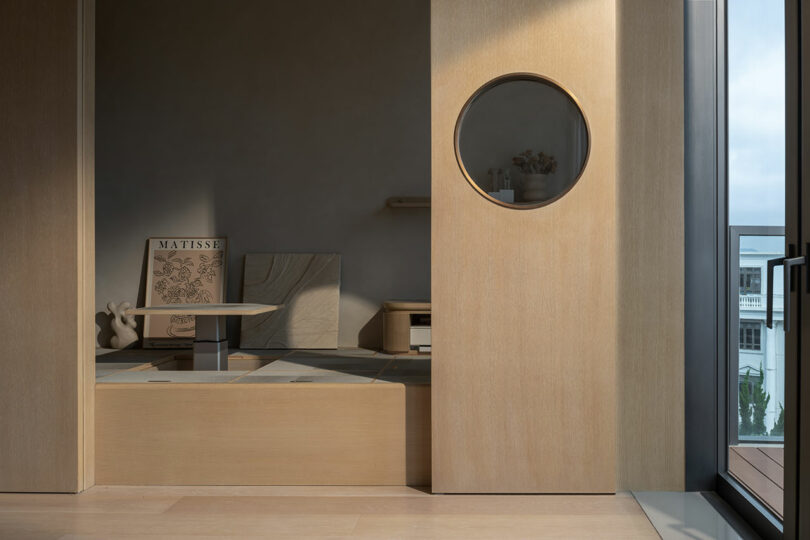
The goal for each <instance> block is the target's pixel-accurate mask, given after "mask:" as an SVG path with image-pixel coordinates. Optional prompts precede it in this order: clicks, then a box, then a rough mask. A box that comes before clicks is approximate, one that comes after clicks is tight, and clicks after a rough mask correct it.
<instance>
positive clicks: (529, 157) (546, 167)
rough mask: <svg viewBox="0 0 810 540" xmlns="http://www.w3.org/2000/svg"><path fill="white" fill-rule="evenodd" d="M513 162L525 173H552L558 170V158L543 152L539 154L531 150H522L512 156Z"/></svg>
mask: <svg viewBox="0 0 810 540" xmlns="http://www.w3.org/2000/svg"><path fill="white" fill-rule="evenodd" d="M512 164H514V165H515V166H516V167H518V168H519V169H520V171H521V172H522V173H524V174H551V173H553V172H554V171H556V170H557V160H556V159H554V156H547V155H546V154H544V153H543V152H540V153H539V154H537V155H534V153H533V152H532V151H531V150H526V151H525V152H521V153H520V154H518V155H516V156H515V157H513V158H512Z"/></svg>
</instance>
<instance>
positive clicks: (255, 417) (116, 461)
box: [96, 383, 430, 486]
mask: <svg viewBox="0 0 810 540" xmlns="http://www.w3.org/2000/svg"><path fill="white" fill-rule="evenodd" d="M96 403H97V405H98V410H97V414H96V422H97V441H96V446H97V454H96V455H97V463H96V476H97V481H98V483H99V484H145V485H148V484H154V485H201V484H205V485H416V486H422V485H427V484H430V387H428V386H406V385H402V384H395V383H392V384H382V383H377V384H304V383H301V384H163V383H144V384H99V385H98V386H97V390H96Z"/></svg>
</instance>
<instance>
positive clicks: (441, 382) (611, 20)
mask: <svg viewBox="0 0 810 540" xmlns="http://www.w3.org/2000/svg"><path fill="white" fill-rule="evenodd" d="M431 63H432V66H431V77H432V83H431V92H432V101H431V104H432V210H431V212H432V217H431V219H432V301H433V329H434V332H433V336H434V339H433V358H434V360H433V366H432V370H433V372H432V415H433V438H432V444H433V491H434V492H448V493H449V492H489V493H497V492H500V493H509V492H511V493H534V492H554V493H574V492H590V493H597V492H612V491H614V489H615V480H616V392H615V386H616V381H615V371H616V350H617V297H616V290H617V274H616V267H617V222H616V142H615V134H616V6H615V2H613V1H608V0H501V1H499V2H497V3H494V2H491V1H490V0H434V1H433V2H432V9H431ZM510 72H534V73H538V74H541V75H545V76H547V77H550V78H551V79H553V80H556V81H558V82H559V83H561V84H562V85H563V86H565V87H566V88H568V89H569V90H570V91H571V92H572V93H573V94H574V95H575V96H576V98H577V99H578V100H579V101H580V103H581V106H582V108H583V111H584V113H585V115H586V117H587V119H588V121H589V123H590V128H591V138H592V140H591V154H590V160H589V162H588V165H587V168H586V170H585V172H584V174H583V176H582V178H581V179H580V181H579V182H578V183H577V184H576V185H575V186H574V188H573V189H572V190H571V191H570V192H569V193H568V194H567V195H565V196H564V197H563V198H561V199H560V200H558V201H557V202H555V203H553V204H551V205H549V206H546V207H543V208H538V209H533V210H513V209H507V208H503V207H500V206H497V205H495V204H493V203H491V202H489V201H487V200H485V199H484V198H483V197H481V196H480V195H479V194H478V193H476V192H475V190H473V189H472V188H471V187H470V185H469V184H468V183H467V182H466V181H465V179H464V176H463V175H462V173H461V171H460V170H459V166H458V164H457V163H456V159H455V156H454V149H453V129H454V126H455V123H456V119H457V116H458V113H459V111H460V110H461V108H462V106H463V105H464V103H465V101H466V100H467V98H469V97H470V95H471V94H472V93H473V92H475V90H476V89H477V88H479V87H480V86H481V85H483V84H484V83H486V82H487V81H489V80H491V79H493V78H495V77H497V76H499V75H503V74H505V73H510ZM519 150H522V149H516V151H519Z"/></svg>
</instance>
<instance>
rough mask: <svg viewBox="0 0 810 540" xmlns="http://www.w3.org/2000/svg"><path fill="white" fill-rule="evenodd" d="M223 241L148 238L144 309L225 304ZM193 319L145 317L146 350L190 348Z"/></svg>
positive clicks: (144, 336) (223, 239) (144, 343)
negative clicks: (179, 305)
mask: <svg viewBox="0 0 810 540" xmlns="http://www.w3.org/2000/svg"><path fill="white" fill-rule="evenodd" d="M227 243H228V241H227V239H226V238H150V239H149V249H148V255H147V258H148V260H147V265H146V302H145V305H146V307H152V306H165V305H167V304H221V303H223V302H225V284H226V281H225V275H226V261H227V260H228V259H227ZM194 323H195V318H194V316H193V315H145V316H144V325H143V346H144V348H147V349H160V348H190V347H191V346H192V343H193V341H194Z"/></svg>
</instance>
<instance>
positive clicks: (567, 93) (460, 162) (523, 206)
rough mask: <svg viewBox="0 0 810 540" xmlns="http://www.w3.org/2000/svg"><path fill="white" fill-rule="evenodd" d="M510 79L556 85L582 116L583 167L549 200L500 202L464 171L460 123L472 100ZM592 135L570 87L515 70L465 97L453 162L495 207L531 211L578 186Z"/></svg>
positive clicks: (473, 101) (455, 139)
mask: <svg viewBox="0 0 810 540" xmlns="http://www.w3.org/2000/svg"><path fill="white" fill-rule="evenodd" d="M512 81H532V82H539V83H540V84H545V85H546V86H551V87H552V88H556V89H557V90H559V91H561V92H562V93H563V94H564V95H565V97H567V98H568V99H569V100H570V101H571V103H573V104H574V106H575V107H576V108H577V110H578V111H579V114H581V115H582V120H583V122H584V123H585V135H586V137H587V146H586V148H585V159H584V160H583V161H582V167H581V168H580V170H579V174H577V176H576V177H575V178H574V180H573V181H572V182H570V183H569V184H568V185H567V186H566V188H565V189H564V190H562V191H561V192H560V193H557V194H556V195H555V196H554V197H552V198H550V199H547V200H545V201H541V202H538V203H534V204H518V203H508V202H503V201H500V200H498V199H496V198H495V197H493V196H492V195H490V194H489V193H487V192H486V191H484V190H483V189H481V187H480V186H479V185H478V184H477V183H476V181H475V180H473V178H472V176H470V173H469V172H467V168H466V167H465V166H464V160H463V159H462V157H461V148H460V147H459V139H460V137H461V125H462V124H463V123H464V117H465V116H466V115H467V113H468V112H469V110H470V108H471V107H472V105H473V103H475V101H476V100H477V99H478V98H479V97H481V96H482V95H483V94H484V93H485V92H487V91H488V90H490V89H492V88H494V87H496V86H499V85H501V84H504V83H507V82H512ZM591 137H592V135H591V125H590V122H588V116H587V115H586V114H585V111H584V109H583V108H582V104H581V103H580V101H579V99H577V97H576V96H575V95H574V94H573V93H572V92H571V91H570V90H568V89H567V88H566V87H565V86H563V85H562V84H560V83H559V82H557V81H555V80H554V79H552V78H550V77H546V76H544V75H540V74H538V73H531V72H516V73H507V74H505V75H500V76H498V77H495V78H494V79H492V80H490V81H488V82H486V83H484V84H483V85H482V86H481V87H479V88H478V90H476V91H475V92H473V93H472V95H471V96H470V97H469V98H468V99H467V101H466V102H465V103H464V106H463V107H462V108H461V112H459V114H458V119H457V120H456V127H455V130H454V131H453V149H454V151H455V154H456V163H458V167H459V169H460V170H461V174H462V175H463V176H464V178H465V179H466V180H467V183H468V184H470V186H472V188H473V189H474V190H475V191H476V192H477V193H478V194H479V195H481V196H482V197H484V198H485V199H486V200H488V201H490V202H493V203H495V204H497V205H498V206H502V207H504V208H511V209H514V210H534V209H536V208H542V207H544V206H548V205H550V204H552V203H554V202H556V201H558V200H560V199H561V198H563V197H564V196H565V195H567V194H568V192H569V191H571V190H572V189H573V188H574V186H575V185H577V183H578V182H579V180H580V179H581V178H582V175H583V174H584V173H585V169H587V168H588V161H589V160H590V157H591V146H593V145H592V140H591Z"/></svg>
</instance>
